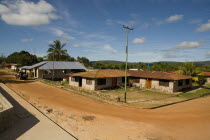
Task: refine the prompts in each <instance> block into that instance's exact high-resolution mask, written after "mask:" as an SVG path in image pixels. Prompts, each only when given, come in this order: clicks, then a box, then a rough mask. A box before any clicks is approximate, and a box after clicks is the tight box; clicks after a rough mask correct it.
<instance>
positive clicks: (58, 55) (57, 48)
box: [47, 40, 70, 61]
mask: <svg viewBox="0 0 210 140" xmlns="http://www.w3.org/2000/svg"><path fill="white" fill-rule="evenodd" d="M64 46H66V44H65V43H63V44H62V43H61V41H60V40H55V41H53V43H52V44H50V45H49V47H50V48H49V49H48V51H47V52H48V60H55V61H61V60H62V59H63V58H64V57H65V58H70V56H69V57H68V54H67V50H65V49H64Z"/></svg>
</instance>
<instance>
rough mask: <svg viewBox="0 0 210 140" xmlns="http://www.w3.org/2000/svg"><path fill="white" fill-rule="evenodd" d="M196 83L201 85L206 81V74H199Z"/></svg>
mask: <svg viewBox="0 0 210 140" xmlns="http://www.w3.org/2000/svg"><path fill="white" fill-rule="evenodd" d="M196 83H197V84H198V85H199V86H200V87H201V86H203V85H204V84H205V83H206V76H205V75H198V81H196Z"/></svg>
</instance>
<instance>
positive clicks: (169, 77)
mask: <svg viewBox="0 0 210 140" xmlns="http://www.w3.org/2000/svg"><path fill="white" fill-rule="evenodd" d="M129 74H130V76H131V77H130V79H133V82H131V83H132V85H135V86H136V87H140V88H142V89H154V90H158V91H161V92H168V93H173V92H178V91H181V90H184V89H189V88H191V87H192V77H191V76H186V75H181V74H174V73H167V72H162V71H129Z"/></svg>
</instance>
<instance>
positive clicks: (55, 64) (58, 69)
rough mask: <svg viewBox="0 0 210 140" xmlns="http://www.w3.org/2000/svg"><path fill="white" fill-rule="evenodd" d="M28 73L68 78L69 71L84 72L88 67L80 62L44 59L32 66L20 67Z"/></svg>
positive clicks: (38, 76) (36, 75)
mask: <svg viewBox="0 0 210 140" xmlns="http://www.w3.org/2000/svg"><path fill="white" fill-rule="evenodd" d="M20 69H21V70H22V71H25V72H26V73H31V72H32V73H33V75H34V78H41V79H63V78H68V75H67V74H69V73H75V72H84V71H86V67H85V66H83V65H82V64H81V63H79V62H66V61H42V62H40V63H37V64H34V65H32V66H23V67H21V68H20Z"/></svg>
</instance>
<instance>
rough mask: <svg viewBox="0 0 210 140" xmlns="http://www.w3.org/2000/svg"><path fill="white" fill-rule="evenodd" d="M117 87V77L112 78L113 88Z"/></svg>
mask: <svg viewBox="0 0 210 140" xmlns="http://www.w3.org/2000/svg"><path fill="white" fill-rule="evenodd" d="M116 87H117V77H113V78H112V88H116Z"/></svg>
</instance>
